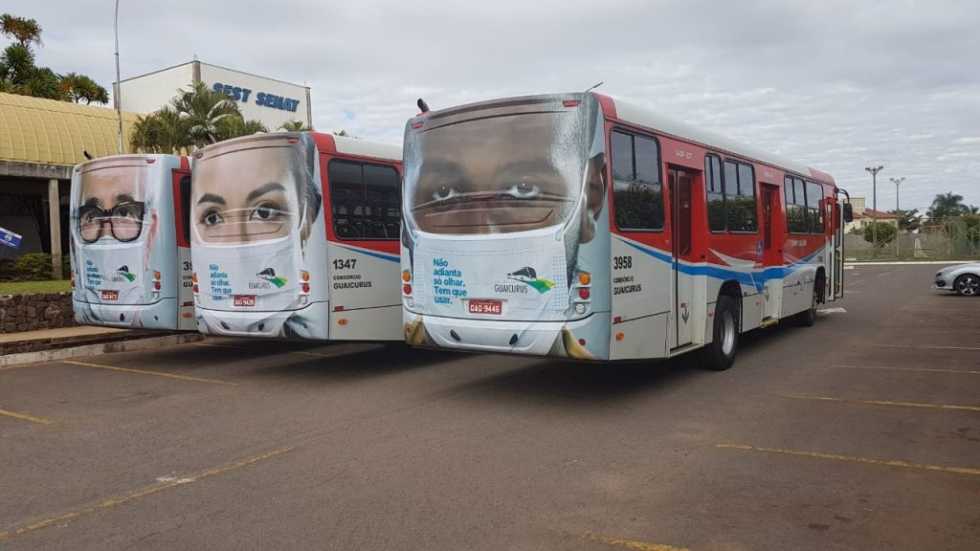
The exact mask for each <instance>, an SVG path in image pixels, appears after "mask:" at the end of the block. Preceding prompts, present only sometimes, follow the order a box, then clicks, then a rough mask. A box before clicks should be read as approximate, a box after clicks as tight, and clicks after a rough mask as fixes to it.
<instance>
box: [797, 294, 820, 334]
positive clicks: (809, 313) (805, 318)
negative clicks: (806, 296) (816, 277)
mask: <svg viewBox="0 0 980 551" xmlns="http://www.w3.org/2000/svg"><path fill="white" fill-rule="evenodd" d="M819 292H820V291H819V289H818V288H817V286H816V285H814V286H813V297H811V298H810V307H809V308H807V309H806V310H804V311H802V312H800V313H799V314H797V315H796V323H797V325H799V326H800V327H813V324H815V323H817V300H819V297H818V296H817V294H818V293H819Z"/></svg>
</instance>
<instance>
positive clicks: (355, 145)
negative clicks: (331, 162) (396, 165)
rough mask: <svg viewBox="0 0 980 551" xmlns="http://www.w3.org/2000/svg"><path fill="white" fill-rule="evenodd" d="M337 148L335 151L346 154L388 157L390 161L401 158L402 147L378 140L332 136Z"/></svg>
mask: <svg viewBox="0 0 980 551" xmlns="http://www.w3.org/2000/svg"><path fill="white" fill-rule="evenodd" d="M332 137H333V142H334V144H335V146H336V148H337V153H346V154H348V155H361V156H363V157H377V158H379V159H389V160H392V161H401V160H402V147H401V146H400V145H391V144H386V143H380V142H370V141H367V140H361V139H357V138H348V137H346V136H336V135H334V136H332Z"/></svg>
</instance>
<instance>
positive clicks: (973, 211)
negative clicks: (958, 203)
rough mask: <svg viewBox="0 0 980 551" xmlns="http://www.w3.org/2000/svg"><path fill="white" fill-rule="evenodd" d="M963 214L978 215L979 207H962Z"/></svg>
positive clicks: (979, 212)
mask: <svg viewBox="0 0 980 551" xmlns="http://www.w3.org/2000/svg"><path fill="white" fill-rule="evenodd" d="M963 213H964V214H980V207H978V206H976V205H970V206H968V207H963Z"/></svg>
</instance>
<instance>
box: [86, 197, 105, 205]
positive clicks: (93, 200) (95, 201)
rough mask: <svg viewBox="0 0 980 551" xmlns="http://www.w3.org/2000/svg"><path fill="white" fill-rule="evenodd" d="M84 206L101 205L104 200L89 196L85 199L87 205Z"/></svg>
mask: <svg viewBox="0 0 980 551" xmlns="http://www.w3.org/2000/svg"><path fill="white" fill-rule="evenodd" d="M84 206H86V207H101V206H102V201H101V200H99V198H98V197H89V198H88V199H86V200H85V205H84Z"/></svg>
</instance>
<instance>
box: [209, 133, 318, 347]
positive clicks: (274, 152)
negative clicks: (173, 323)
mask: <svg viewBox="0 0 980 551" xmlns="http://www.w3.org/2000/svg"><path fill="white" fill-rule="evenodd" d="M314 152H315V147H314V144H313V143H312V140H311V139H310V137H309V135H307V134H290V135H264V136H258V137H253V138H249V139H243V140H234V141H232V142H226V143H224V144H217V145H215V146H212V147H209V148H207V149H206V150H205V151H204V152H203V153H202V154H201V155H200V156H199V158H198V160H197V161H196V162H195V165H194V176H193V192H192V196H191V217H192V218H191V223H192V227H193V230H192V234H193V246H192V255H193V257H194V266H195V273H196V275H197V278H198V282H197V283H198V288H199V293H198V305H199V306H201V307H202V308H201V309H199V316H198V317H199V321H203V322H204V324H205V325H206V326H207V329H209V330H211V331H213V332H216V333H219V334H254V333H259V334H264V335H269V336H313V335H316V334H319V333H318V332H324V333H325V331H326V328H325V327H321V325H322V324H325V323H326V320H311V319H307V318H305V317H304V315H303V314H302V313H301V312H302V310H303V308H304V307H305V306H307V305H308V304H310V303H311V302H312V301H314V300H313V299H314V298H316V297H311V296H310V291H309V289H310V284H309V281H310V278H311V272H310V271H311V269H312V268H311V267H310V266H311V262H310V260H311V259H310V258H308V256H309V255H308V254H307V253H308V252H309V250H308V249H309V247H307V242H308V241H309V240H310V238H311V236H312V235H322V231H323V230H322V226H323V221H322V218H323V217H322V209H321V202H322V198H321V195H320V189H319V186H318V185H317V182H318V176H317V174H316V173H317V167H316V162H315V161H316V159H315V155H314ZM317 227H318V228H319V230H316V231H317V232H319V233H316V234H314V231H315V229H314V228H317ZM221 311H225V312H235V313H236V314H239V313H240V314H241V315H222V314H220V313H219V312H221ZM293 311H298V313H295V314H285V313H286V312H293ZM202 315H203V319H201V318H202ZM323 338H325V336H324V337H323Z"/></svg>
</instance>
